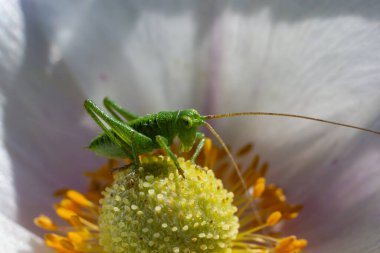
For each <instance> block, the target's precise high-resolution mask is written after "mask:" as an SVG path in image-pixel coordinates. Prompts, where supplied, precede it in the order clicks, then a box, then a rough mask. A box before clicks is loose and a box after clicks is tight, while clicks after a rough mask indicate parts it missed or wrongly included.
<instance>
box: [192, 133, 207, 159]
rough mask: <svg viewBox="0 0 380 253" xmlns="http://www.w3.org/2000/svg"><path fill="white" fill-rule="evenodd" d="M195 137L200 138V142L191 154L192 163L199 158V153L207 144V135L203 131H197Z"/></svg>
mask: <svg viewBox="0 0 380 253" xmlns="http://www.w3.org/2000/svg"><path fill="white" fill-rule="evenodd" d="M195 138H196V139H198V140H199V143H198V145H197V148H196V149H195V151H194V154H193V155H192V156H191V162H192V163H195V159H197V157H198V155H199V153H200V152H201V150H202V148H203V146H204V145H205V141H206V137H205V135H204V133H202V132H197V134H196V136H195Z"/></svg>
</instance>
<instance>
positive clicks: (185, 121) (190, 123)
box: [182, 116, 193, 128]
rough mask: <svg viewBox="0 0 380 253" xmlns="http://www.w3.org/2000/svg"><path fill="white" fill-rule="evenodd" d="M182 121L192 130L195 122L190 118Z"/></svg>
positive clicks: (186, 117) (184, 118)
mask: <svg viewBox="0 0 380 253" xmlns="http://www.w3.org/2000/svg"><path fill="white" fill-rule="evenodd" d="M182 120H183V124H184V125H185V127H186V128H190V127H191V126H192V125H193V121H192V120H191V118H190V117H188V116H185V117H183V118H182Z"/></svg>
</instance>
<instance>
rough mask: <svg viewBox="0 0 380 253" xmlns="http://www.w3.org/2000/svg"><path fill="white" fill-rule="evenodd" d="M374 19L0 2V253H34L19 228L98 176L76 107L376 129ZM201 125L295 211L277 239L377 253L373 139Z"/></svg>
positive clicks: (163, 4)
mask: <svg viewBox="0 0 380 253" xmlns="http://www.w3.org/2000/svg"><path fill="white" fill-rule="evenodd" d="M379 13H380V5H379V4H378V3H376V2H375V1H369V0H368V1H367V0H364V1H354V0H346V1H339V0H334V1H322V2H321V1H318V2H315V3H314V2H307V1H306V2H305V1H295V0H285V1H272V2H271V1H262V2H257V1H189V0H187V1H175V2H174V1H115V2H112V3H111V2H108V1H107V2H106V1H101V0H98V1H97V0H87V1H85V0H82V1H74V2H68V1H66V2H65V3H62V2H61V3H58V2H56V1H54V2H52V1H43V0H34V1H16V0H0V27H1V28H0V84H1V87H0V88H1V93H0V104H1V110H0V113H1V114H0V115H1V119H2V120H1V124H0V130H1V131H0V136H1V140H2V141H1V143H0V168H1V169H0V172H1V173H0V182H1V186H0V202H1V205H0V207H1V213H0V215H1V216H0V222H1V226H0V238H1V239H0V242H1V245H5V246H3V247H4V248H3V251H4V252H21V251H23V252H24V251H25V252H27V251H28V250H29V252H31V250H32V247H35V248H34V251H35V252H43V249H41V248H38V249H37V247H40V246H39V243H40V240H39V239H37V237H36V236H34V233H40V231H39V230H38V229H36V228H35V227H34V225H33V224H32V220H33V217H35V216H37V215H38V214H39V213H41V212H42V211H44V212H46V210H50V204H51V203H52V199H53V197H51V192H53V191H54V190H55V189H57V188H59V187H62V186H70V187H72V188H73V187H75V186H77V187H80V185H83V178H82V177H78V175H79V174H80V173H81V171H84V170H86V169H88V168H92V167H95V166H96V164H99V161H100V159H98V158H94V155H93V154H92V153H90V152H88V151H86V150H84V149H83V147H84V146H85V145H86V144H88V142H89V140H90V139H91V138H92V137H93V136H94V133H95V132H96V131H98V129H97V127H96V126H95V125H94V124H92V122H91V120H90V118H89V117H88V116H87V115H86V114H85V112H84V110H83V109H82V103H83V101H84V99H85V98H92V99H95V100H97V101H98V102H99V101H100V99H101V98H102V97H104V96H106V95H107V96H110V97H112V98H113V99H114V100H116V101H118V102H119V103H121V104H122V105H123V106H125V107H127V108H128V109H130V110H131V111H133V112H136V113H139V114H145V113H152V112H157V111H161V110H164V109H177V108H187V107H194V108H196V109H198V110H199V111H200V112H202V113H204V114H208V113H222V112H234V111H272V112H285V113H297V114H303V115H309V116H315V117H320V118H325V119H331V120H336V121H341V122H346V123H351V124H355V125H360V126H364V127H370V128H372V129H380V124H379V123H378V119H379V111H378V108H379V105H380V99H379V98H380V84H379V83H380V50H379V47H380V46H379V45H380V44H379V41H380V32H379V30H380V28H379V27H380V26H379V18H380V14H379ZM213 125H214V126H215V127H216V128H217V129H218V130H219V132H220V134H221V135H222V137H223V139H224V140H225V141H226V142H227V143H229V144H231V145H232V146H234V145H238V144H240V145H241V144H243V143H245V142H246V141H254V142H255V144H256V148H257V150H258V151H259V152H260V153H261V154H262V156H263V157H265V159H267V160H269V161H270V162H271V168H272V169H271V170H272V174H271V175H270V176H271V178H272V180H273V181H275V182H277V183H278V184H280V185H281V186H283V188H285V189H286V190H287V192H288V193H289V195H290V196H291V198H292V199H294V200H296V202H297V203H303V204H304V206H305V209H304V211H303V213H302V215H301V216H300V218H299V219H297V221H295V222H293V223H292V227H290V228H288V229H289V231H290V232H295V231H296V234H297V235H300V236H302V237H304V238H307V239H308V241H309V243H310V247H309V251H310V252H346V253H347V252H348V253H349V252H374V251H377V250H379V249H378V248H377V247H378V245H377V242H378V239H379V237H378V234H379V229H378V227H379V225H380V220H379V219H378V218H377V216H378V211H379V209H380V205H379V204H378V202H379V197H378V196H379V191H380V182H379V181H380V175H379V174H380V168H379V165H378V164H379V162H380V155H379V152H378V150H379V145H380V137H379V136H375V135H371V134H367V133H364V132H359V131H354V130H351V129H344V128H339V127H332V126H328V125H323V124H319V123H315V122H307V121H301V120H295V119H282V118H268V119H258V118H250V117H247V118H244V119H238V118H232V119H223V120H215V121H213ZM73 168H77V170H73ZM3 224H4V225H3ZM20 241H22V242H20Z"/></svg>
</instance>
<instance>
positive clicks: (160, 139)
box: [156, 135, 184, 176]
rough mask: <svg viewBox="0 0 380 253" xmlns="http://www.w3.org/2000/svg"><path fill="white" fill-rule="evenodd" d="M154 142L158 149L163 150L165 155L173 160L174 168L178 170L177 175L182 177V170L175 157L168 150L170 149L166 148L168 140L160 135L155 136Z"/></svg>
mask: <svg viewBox="0 0 380 253" xmlns="http://www.w3.org/2000/svg"><path fill="white" fill-rule="evenodd" d="M156 141H157V143H158V145H160V147H161V148H162V149H164V150H165V152H166V154H168V155H169V156H170V158H171V159H172V160H173V162H174V164H175V166H176V167H177V169H178V172H179V174H181V175H182V176H184V174H183V170H182V168H181V166H179V163H178V160H177V157H176V156H175V155H174V154H173V152H172V151H171V150H170V148H169V146H168V143H169V142H168V139H166V138H165V137H163V136H161V135H157V136H156Z"/></svg>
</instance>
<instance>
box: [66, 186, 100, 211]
mask: <svg viewBox="0 0 380 253" xmlns="http://www.w3.org/2000/svg"><path fill="white" fill-rule="evenodd" d="M66 196H67V197H68V198H69V199H71V200H72V201H74V202H75V203H77V204H78V205H80V206H83V207H94V204H93V203H92V202H91V201H89V200H88V199H87V198H86V197H85V196H83V195H82V194H81V193H79V192H77V191H74V190H69V191H67V193H66Z"/></svg>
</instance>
